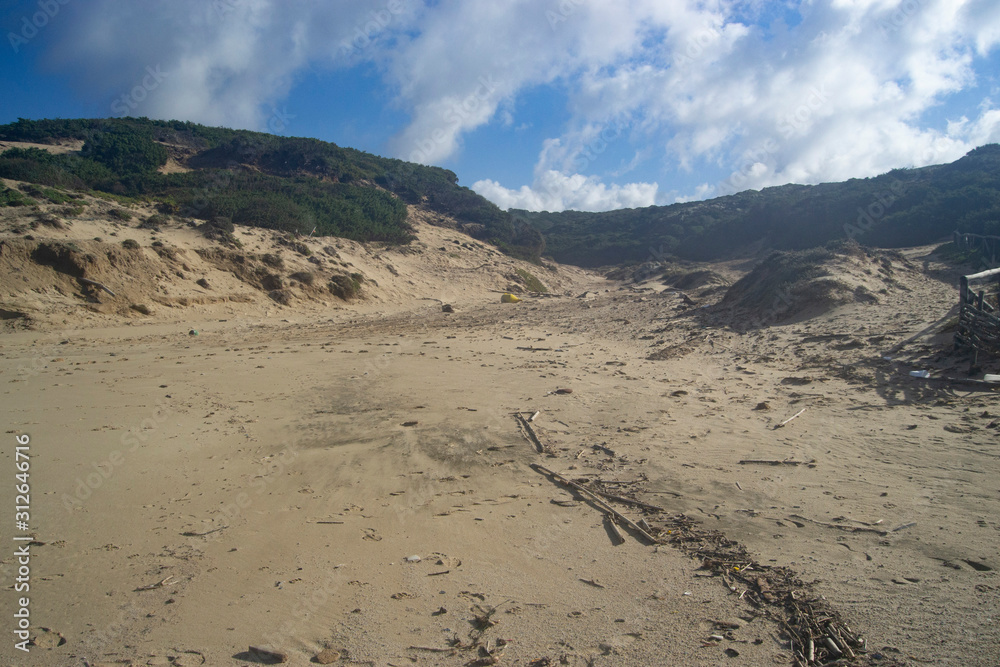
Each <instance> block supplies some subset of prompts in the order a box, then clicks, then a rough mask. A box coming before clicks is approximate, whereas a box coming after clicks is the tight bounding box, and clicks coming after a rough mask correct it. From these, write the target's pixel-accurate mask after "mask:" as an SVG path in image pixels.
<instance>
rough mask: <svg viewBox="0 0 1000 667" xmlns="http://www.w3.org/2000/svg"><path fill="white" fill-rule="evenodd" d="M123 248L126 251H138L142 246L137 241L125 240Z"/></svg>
mask: <svg viewBox="0 0 1000 667" xmlns="http://www.w3.org/2000/svg"><path fill="white" fill-rule="evenodd" d="M122 247H123V248H125V249H126V250H138V249H139V248H140V247H141V246H140V245H139V242H138V241H136V240H135V239H125V240H124V241H122Z"/></svg>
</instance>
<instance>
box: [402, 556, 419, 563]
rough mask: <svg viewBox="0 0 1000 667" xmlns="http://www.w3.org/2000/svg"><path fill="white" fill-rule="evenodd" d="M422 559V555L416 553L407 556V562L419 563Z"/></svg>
mask: <svg viewBox="0 0 1000 667" xmlns="http://www.w3.org/2000/svg"><path fill="white" fill-rule="evenodd" d="M420 560H421V559H420V556H417V555H416V554H414V555H412V556H407V557H406V562H407V563H419V562H420Z"/></svg>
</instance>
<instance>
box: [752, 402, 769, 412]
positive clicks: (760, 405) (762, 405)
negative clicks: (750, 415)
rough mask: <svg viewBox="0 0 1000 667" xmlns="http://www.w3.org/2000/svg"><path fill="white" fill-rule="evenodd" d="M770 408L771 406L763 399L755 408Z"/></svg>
mask: <svg viewBox="0 0 1000 667" xmlns="http://www.w3.org/2000/svg"><path fill="white" fill-rule="evenodd" d="M770 409H771V406H770V405H769V404H768V402H767V401H761V402H760V403H758V404H757V407H755V408H754V410H770Z"/></svg>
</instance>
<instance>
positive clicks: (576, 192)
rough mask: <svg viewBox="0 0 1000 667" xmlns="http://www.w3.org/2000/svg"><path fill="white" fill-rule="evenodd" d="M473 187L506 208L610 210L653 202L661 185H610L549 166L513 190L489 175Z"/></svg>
mask: <svg viewBox="0 0 1000 667" xmlns="http://www.w3.org/2000/svg"><path fill="white" fill-rule="evenodd" d="M472 189H473V190H475V191H476V192H478V193H479V194H481V195H482V196H484V197H486V198H487V199H489V200H490V201H492V202H494V203H496V205H497V206H499V207H500V208H503V209H508V208H520V209H526V210H528V211H562V210H564V209H573V210H575V211H610V210H613V209H619V208H640V207H643V206H652V205H653V204H655V203H656V193H657V190H658V186H657V185H656V183H628V184H625V185H610V186H609V185H606V184H604V183H601V182H600V181H599V180H598V179H597V178H596V177H594V176H583V175H582V174H572V175H570V174H565V173H563V172H559V171H555V170H548V171H544V172H542V173H541V174H539V175H538V177H537V178H536V179H535V181H534V183H533V184H532V185H531V187H529V186H527V185H523V186H521V187H520V188H519V189H517V190H510V189H508V188H505V187H503V186H502V185H500V184H499V183H497V182H496V181H492V180H488V179H487V180H482V181H477V182H475V183H473V185H472Z"/></svg>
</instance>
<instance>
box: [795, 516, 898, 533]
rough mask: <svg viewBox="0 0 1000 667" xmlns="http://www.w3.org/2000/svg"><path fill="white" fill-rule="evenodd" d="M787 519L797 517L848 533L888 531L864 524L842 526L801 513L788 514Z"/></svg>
mask: <svg viewBox="0 0 1000 667" xmlns="http://www.w3.org/2000/svg"><path fill="white" fill-rule="evenodd" d="M788 518H789V519H798V520H799V521H808V522H809V523H815V524H816V525H817V526H825V527H827V528H836V529H837V530H846V531H847V532H849V533H875V534H876V535H888V534H889V531H888V530H885V529H884V528H868V527H865V526H844V525H841V524H839V523H826V522H825V521H817V520H816V519H810V518H809V517H805V516H802V515H801V514H789V515H788Z"/></svg>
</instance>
